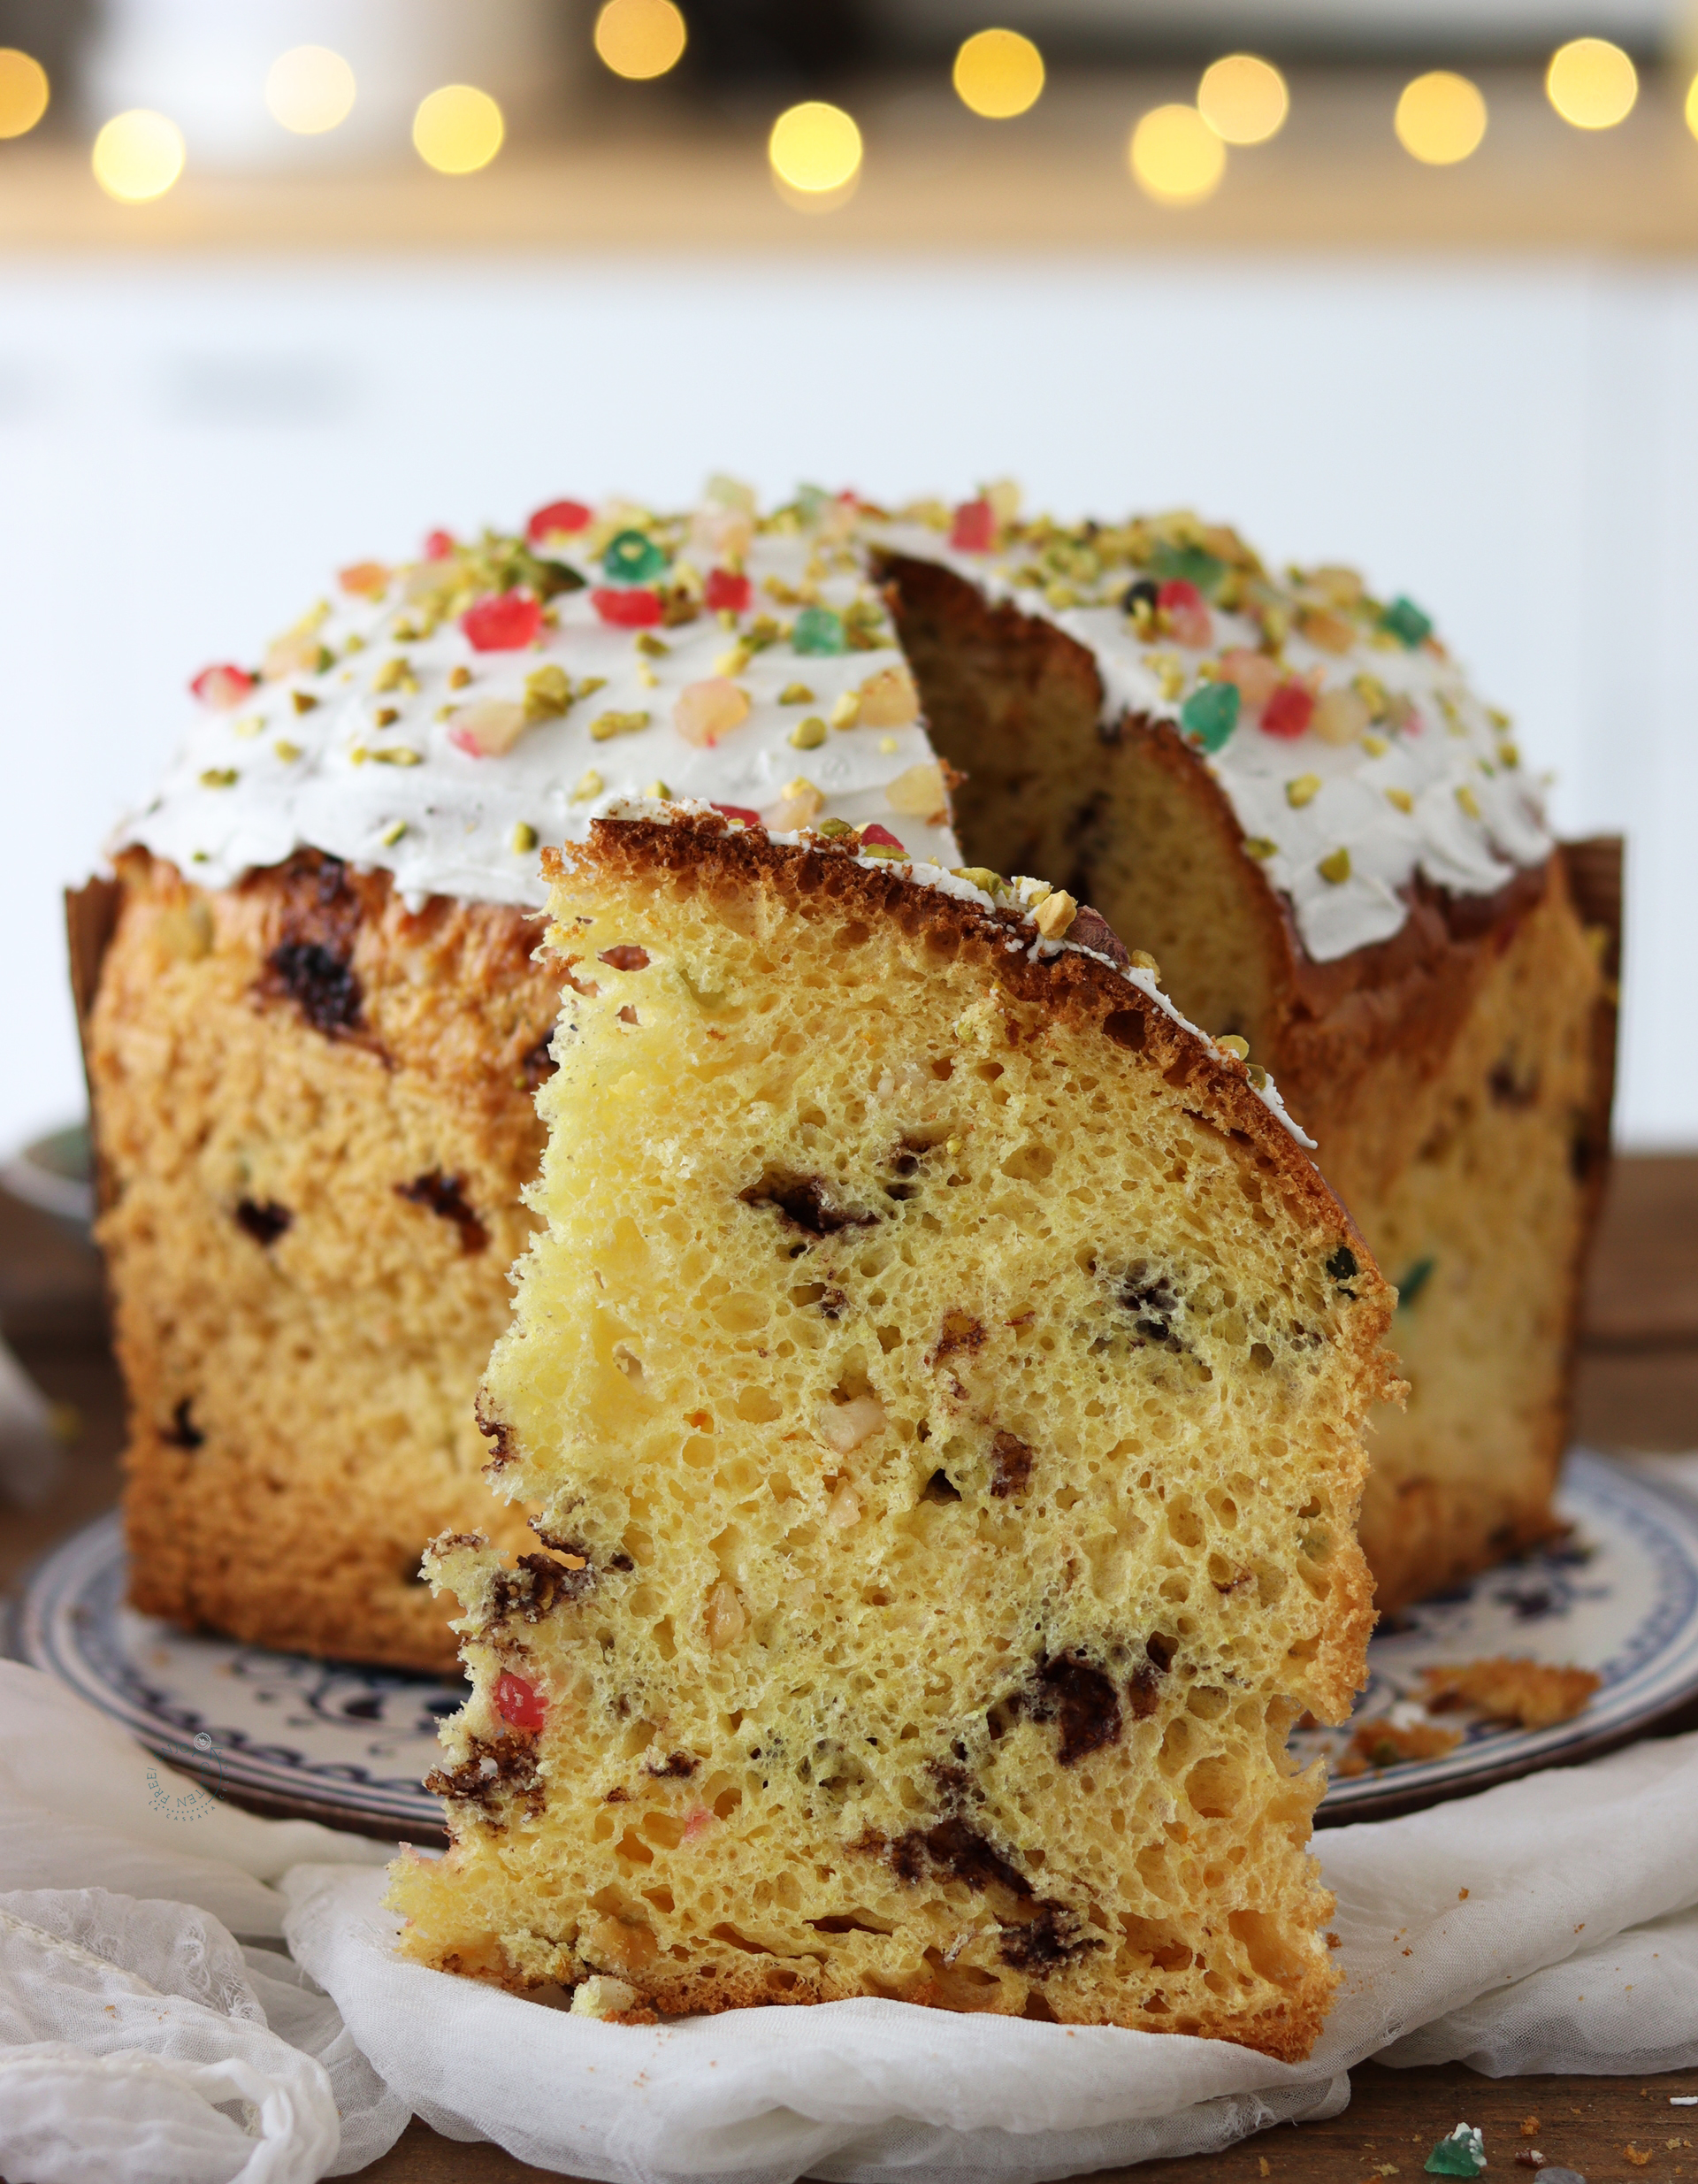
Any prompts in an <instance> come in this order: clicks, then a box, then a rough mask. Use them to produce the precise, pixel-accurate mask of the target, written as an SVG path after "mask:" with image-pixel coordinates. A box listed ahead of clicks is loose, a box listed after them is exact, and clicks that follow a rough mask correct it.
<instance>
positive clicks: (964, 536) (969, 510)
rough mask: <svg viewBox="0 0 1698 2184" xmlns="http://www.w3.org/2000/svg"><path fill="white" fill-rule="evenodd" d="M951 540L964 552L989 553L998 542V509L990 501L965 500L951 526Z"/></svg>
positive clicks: (952, 543) (954, 545) (953, 544)
mask: <svg viewBox="0 0 1698 2184" xmlns="http://www.w3.org/2000/svg"><path fill="white" fill-rule="evenodd" d="M949 542H950V544H951V545H952V546H953V547H958V548H960V551H961V552H962V553H963V554H988V553H989V552H990V549H991V548H992V547H993V546H995V544H996V542H997V511H996V510H995V509H993V508H992V507H991V505H990V502H989V501H963V502H961V505H960V507H959V508H958V509H957V510H956V511H955V521H954V522H953V524H952V525H951V526H950V533H949Z"/></svg>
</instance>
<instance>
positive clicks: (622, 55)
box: [594, 0, 689, 82]
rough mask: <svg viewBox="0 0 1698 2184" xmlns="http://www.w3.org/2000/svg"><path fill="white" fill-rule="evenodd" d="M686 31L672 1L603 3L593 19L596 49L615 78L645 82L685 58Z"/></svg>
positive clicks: (683, 20)
mask: <svg viewBox="0 0 1698 2184" xmlns="http://www.w3.org/2000/svg"><path fill="white" fill-rule="evenodd" d="M688 42H689V28H688V26H687V25H686V24H685V19H684V17H683V15H682V14H681V13H680V11H678V9H677V8H676V7H675V6H674V5H673V0H606V5H605V6H604V7H603V8H602V9H601V11H600V14H598V15H597V17H596V19H595V32H594V43H595V50H596V53H597V55H598V56H599V57H600V60H601V62H602V64H603V65H604V66H606V67H608V68H610V69H611V70H612V71H613V73H614V74H615V75H616V76H625V77H628V78H630V79H631V80H633V81H635V82H647V81H650V80H653V79H654V77H656V76H664V75H665V74H667V73H669V71H670V70H671V69H674V68H676V67H677V65H678V63H679V62H680V61H681V60H682V59H683V58H684V50H685V46H686V45H687V44H688Z"/></svg>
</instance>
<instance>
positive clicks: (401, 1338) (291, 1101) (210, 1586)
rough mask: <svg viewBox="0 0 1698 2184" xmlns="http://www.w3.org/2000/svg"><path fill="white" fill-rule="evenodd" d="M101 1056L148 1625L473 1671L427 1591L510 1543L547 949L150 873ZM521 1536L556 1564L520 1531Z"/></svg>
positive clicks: (474, 925) (451, 915) (402, 912)
mask: <svg viewBox="0 0 1698 2184" xmlns="http://www.w3.org/2000/svg"><path fill="white" fill-rule="evenodd" d="M119 885H120V890H121V893H120V900H119V904H118V909H117V923H116V930H115V932H114V934H113V937H112V939H111V945H110V946H109V948H108V950H107V952H106V956H105V961H104V962H103V966H102V968H101V974H100V980H99V988H98V995H97V998H96V1001H95V1005H94V1008H93V1009H92V1012H91V1015H90V1018H89V1021H88V1024H87V1026H86V1039H87V1047H88V1061H89V1076H90V1081H91V1084H92V1085H93V1088H94V1096H95V1113H96V1120H97V1138H98V1148H99V1156H100V1163H101V1171H102V1182H103V1192H104V1195H105V1198H106V1201H107V1202H106V1205H105V1209H104V1211H103V1214H102V1215H101V1218H100V1222H99V1230H98V1233H99V1238H100V1242H101V1245H102V1246H103V1250H104V1252H105V1254H106V1263H107V1268H108V1274H109V1278H110V1282H111V1295H112V1298H113V1302H114V1307H115V1312H116V1319H117V1343H118V1353H119V1360H120V1362H121V1364H122V1367H123V1370H124V1375H125V1379H126V1385H127V1388H128V1392H129V1404H130V1423H129V1446H128V1450H127V1453H126V1466H127V1469H128V1475H129V1483H128V1490H127V1495H126V1529H127V1534H128V1540H129V1550H130V1585H131V1598H132V1599H133V1601H134V1604H135V1605H136V1606H137V1607H139V1608H142V1609H143V1610H144V1611H145V1612H147V1613H150V1614H155V1615H164V1616H168V1617H169V1618H171V1619H172V1621H176V1622H180V1623H184V1624H187V1625H190V1626H193V1625H195V1624H200V1623H204V1624H209V1625H210V1626H211V1627H212V1628H215V1629H218V1630H223V1631H226V1632H228V1633H230V1634H231V1635H232V1636H235V1637H238V1638H241V1639H243V1640H245V1641H247V1642H248V1643H249V1644H260V1645H269V1646H274V1647H278V1648H281V1649H284V1650H287V1651H308V1652H318V1653H329V1654H333V1655H340V1656H342V1657H344V1658H351V1659H368V1660H375V1661H385V1662H391V1663H394V1664H397V1665H400V1666H403V1667H420V1668H441V1667H448V1666H450V1665H451V1664H452V1662H453V1659H454V1653H453V1640H452V1636H451V1634H450V1632H449V1631H448V1629H447V1625H446V1622H445V1621H444V1618H443V1614H442V1610H441V1606H440V1603H438V1602H436V1601H434V1600H432V1598H431V1595H430V1592H429V1590H427V1588H426V1587H425V1586H424V1584H422V1583H421V1582H419V1558H420V1555H421V1553H422V1552H423V1550H424V1545H425V1544H426V1542H427V1541H428V1540H429V1539H430V1538H431V1537H432V1536H433V1535H434V1534H435V1533H437V1532H440V1530H441V1529H443V1528H444V1526H454V1525H467V1524H484V1525H486V1526H487V1525H488V1524H489V1520H490V1514H491V1512H492V1508H493V1504H492V1502H491V1498H490V1495H489V1491H488V1489H487V1487H486V1484H485V1483H484V1480H483V1478H482V1476H481V1467H482V1465H483V1462H484V1460H485V1457H486V1453H487V1452H486V1449H485V1448H484V1445H483V1444H482V1442H481V1440H480V1439H479V1437H478V1429H477V1422H476V1420H475V1418H474V1416H473V1414H472V1402H473V1398H474V1396H475V1393H476V1391H477V1387H478V1377H479V1376H480V1374H481V1373H482V1371H483V1368H484V1366H485V1365H486V1362H487V1360H488V1356H489V1349H490V1345H491V1344H492V1343H493V1341H494V1339H495V1337H496V1335H497V1334H498V1333H499V1332H500V1330H501V1328H502V1327H503V1326H504V1325H505V1324H506V1322H507V1318H508V1313H509V1288H508V1281H507V1274H508V1269H509V1267H510V1266H511V1264H512V1262H513V1261H514V1259H515V1258H516V1256H517V1254H518V1253H520V1252H521V1251H522V1250H523V1249H524V1245H525V1244H526V1242H527V1241H528V1239H529V1238H530V1235H531V1232H532V1218H531V1216H530V1215H529V1214H527V1213H526V1212H525V1210H524V1207H522V1206H521V1205H520V1204H519V1193H520V1191H521V1189H522V1187H523V1186H524V1184H525V1183H526V1182H527V1181H529V1180H530V1179H531V1178H532V1176H534V1175H535V1173H536V1167H537V1161H538V1157H539V1152H540V1149H541V1139H542V1129H541V1125H540V1123H539V1122H538V1120H537V1117H536V1115H535V1112H534V1109H533V1106H532V1099H533V1092H534V1086H535V1084H536V1083H537V1082H538V1081H539V1076H540V1075H541V1074H542V1073H543V1072H545V1071H546V1070H547V1069H548V1068H549V1067H550V1066H551V1065H550V1063H549V1061H548V1058H547V1045H546V1042H547V1038H548V1035H549V1030H550V1025H551V1023H552V1020H553V1016H554V1014H555V980H554V978H553V977H552V975H550V974H548V973H546V972H544V971H543V970H541V969H539V967H538V966H537V965H535V964H533V963H532V962H531V961H530V957H531V954H532V950H533V949H534V948H535V946H536V941H537V926H536V923H535V922H534V921H533V920H532V919H529V918H527V917H525V916H523V915H522V914H520V913H519V912H517V911H515V910H510V909H503V908H495V907H491V906H484V905H477V904H466V903H450V902H447V901H446V900H441V899H440V898H439V899H433V900H432V902H431V903H430V904H429V905H428V906H427V907H426V908H425V910H424V913H423V914H421V915H419V916H410V915H409V913H408V912H407V910H406V909H405V908H404V907H403V906H402V902H401V900H400V899H399V898H398V897H397V896H396V895H395V894H394V892H393V890H392V888H391V886H390V885H389V882H388V879H387V877H386V876H384V875H381V874H371V875H367V876H364V877H360V876H356V875H355V874H353V873H351V872H349V871H348V870H346V869H345V868H344V867H343V866H342V865H340V864H338V863H335V862H333V861H330V860H327V859H324V858H321V857H318V856H317V855H315V854H310V853H309V854H303V855H302V856H300V857H297V858H296V859H294V861H293V862H292V863H290V864H288V865H285V866H279V867H276V868H274V869H272V870H268V871H265V872H262V873H256V874H254V875H253V876H251V877H249V879H248V880H246V881H244V882H243V883H242V884H241V885H239V886H237V887H233V888H229V889H223V890H219V891H217V892H207V891H203V890H202V889H199V888H195V887H194V886H191V885H188V884H187V883H186V882H185V881H184V880H183V878H182V877H180V874H179V873H178V872H177V871H176V870H175V869H174V868H173V867H172V866H171V865H169V864H165V863H163V862H157V861H155V860H153V859H151V858H149V856H148V855H147V854H145V853H144V852H142V851H134V852H131V853H129V854H126V856H125V858H124V859H123V861H122V862H121V866H120V870H119ZM498 1529H500V1531H501V1536H503V1537H510V1538H512V1539H513V1540H514V1541H515V1542H517V1541H518V1540H520V1539H522V1538H523V1537H524V1532H523V1527H522V1523H521V1520H520V1517H519V1515H518V1513H516V1512H513V1513H509V1512H506V1511H501V1512H500V1513H499V1519H498Z"/></svg>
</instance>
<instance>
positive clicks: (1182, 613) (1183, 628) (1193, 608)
mask: <svg viewBox="0 0 1698 2184" xmlns="http://www.w3.org/2000/svg"><path fill="white" fill-rule="evenodd" d="M1156 604H1157V606H1158V607H1159V608H1160V609H1161V611H1162V612H1163V613H1164V614H1165V615H1166V617H1167V626H1168V628H1169V630H1171V631H1172V632H1173V636H1174V642H1175V643H1176V644H1181V645H1184V646H1187V647H1189V649H1190V650H1192V651H1193V652H1200V651H1201V650H1202V648H1204V646H1205V645H1207V644H1209V643H1211V642H1212V640H1213V637H1214V617H1213V616H1212V614H1211V613H1210V612H1209V609H1208V608H1207V606H1206V604H1205V602H1204V598H1203V594H1202V593H1201V592H1199V591H1198V590H1197V586H1196V585H1195V584H1192V583H1189V581H1188V580H1187V579H1185V578H1183V577H1170V578H1169V579H1167V581H1166V583H1165V584H1164V585H1163V586H1162V587H1161V589H1160V590H1159V592H1158V593H1157V594H1156ZM1234 717H1236V716H1234Z"/></svg>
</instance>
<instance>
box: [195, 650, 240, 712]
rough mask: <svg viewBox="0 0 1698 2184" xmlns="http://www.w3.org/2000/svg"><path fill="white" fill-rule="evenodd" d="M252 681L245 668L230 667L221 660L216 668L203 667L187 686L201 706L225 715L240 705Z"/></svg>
mask: <svg viewBox="0 0 1698 2184" xmlns="http://www.w3.org/2000/svg"><path fill="white" fill-rule="evenodd" d="M254 680H255V678H254V677H253V676H251V675H250V674H249V672H248V671H247V669H246V668H245V667H232V666H231V665H230V664H229V663H228V662H227V661H222V660H221V661H220V662H219V663H218V665H217V666H216V667H203V669H202V670H201V671H200V673H199V674H198V675H197V676H196V677H195V679H194V681H193V682H192V683H190V685H189V688H190V689H191V690H192V691H193V692H194V694H195V696H196V697H197V698H198V699H199V700H200V701H201V703H202V704H203V705H210V706H211V707H212V708H213V709H214V710H215V711H216V712H219V713H227V712H228V711H229V710H230V709H231V707H232V706H233V705H240V704H241V701H242V700H243V699H244V698H245V697H246V696H247V695H248V693H249V691H250V690H251V689H252V688H253V686H254Z"/></svg>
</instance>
